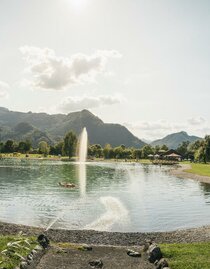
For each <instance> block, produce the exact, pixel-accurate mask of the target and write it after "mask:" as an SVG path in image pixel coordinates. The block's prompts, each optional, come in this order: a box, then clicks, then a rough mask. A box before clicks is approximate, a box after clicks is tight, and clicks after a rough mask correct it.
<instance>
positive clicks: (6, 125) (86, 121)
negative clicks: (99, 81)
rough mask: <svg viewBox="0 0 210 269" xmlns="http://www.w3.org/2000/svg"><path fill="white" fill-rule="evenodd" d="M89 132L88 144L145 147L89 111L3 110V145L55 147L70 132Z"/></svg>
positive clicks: (0, 115)
mask: <svg viewBox="0 0 210 269" xmlns="http://www.w3.org/2000/svg"><path fill="white" fill-rule="evenodd" d="M83 127H86V128H87V132H88V137H89V142H90V143H91V144H100V145H102V146H104V145H105V144H107V143H109V144H111V145H112V146H113V147H115V146H119V145H121V144H124V145H125V146H126V147H135V148H141V147H143V146H144V145H145V144H146V143H144V142H143V141H141V140H140V139H138V138H137V137H135V136H134V135H133V134H132V133H131V132H130V131H129V130H128V129H127V128H126V127H124V126H122V125H120V124H113V123H104V122H103V121H102V120H101V119H99V118H98V117H97V116H95V115H94V114H92V113H91V112H90V111H88V110H82V111H79V112H73V113H70V114H68V115H65V114H54V115H50V114H47V113H32V112H27V113H25V112H16V111H10V110H8V109H7V108H3V107H0V138H1V140H2V141H6V140H7V139H14V140H17V141H20V140H22V139H30V140H31V141H32V143H33V144H34V145H35V144H37V143H38V142H39V141H41V140H45V141H47V142H48V143H49V144H53V143H54V142H56V141H59V140H60V139H62V138H63V136H64V135H65V134H66V133H67V132H68V131H74V132H75V133H76V134H78V135H79V134H80V132H81V130H82V129H83Z"/></svg>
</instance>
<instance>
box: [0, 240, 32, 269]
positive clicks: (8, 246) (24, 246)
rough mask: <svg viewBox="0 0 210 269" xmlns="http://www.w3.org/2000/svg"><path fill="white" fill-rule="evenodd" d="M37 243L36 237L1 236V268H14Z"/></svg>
mask: <svg viewBox="0 0 210 269" xmlns="http://www.w3.org/2000/svg"><path fill="white" fill-rule="evenodd" d="M36 245H37V242H36V241H35V240H34V238H27V237H24V236H0V268H3V267H5V268H7V269H13V268H15V267H16V266H18V265H19V264H20V262H21V259H22V258H21V257H23V258H25V257H26V256H27V255H28V254H29V253H30V252H31V250H32V249H33V248H34V247H35V246H36Z"/></svg>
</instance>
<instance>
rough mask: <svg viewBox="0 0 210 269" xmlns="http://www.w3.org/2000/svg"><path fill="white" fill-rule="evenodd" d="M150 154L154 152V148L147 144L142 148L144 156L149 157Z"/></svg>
mask: <svg viewBox="0 0 210 269" xmlns="http://www.w3.org/2000/svg"><path fill="white" fill-rule="evenodd" d="M150 154H154V149H153V148H152V146H150V145H145V146H144V147H143V148H142V158H148V156H149V155H150Z"/></svg>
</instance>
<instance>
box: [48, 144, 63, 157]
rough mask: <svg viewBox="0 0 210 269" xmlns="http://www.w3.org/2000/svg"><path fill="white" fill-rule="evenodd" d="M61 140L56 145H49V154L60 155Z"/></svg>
mask: <svg viewBox="0 0 210 269" xmlns="http://www.w3.org/2000/svg"><path fill="white" fill-rule="evenodd" d="M62 149H63V141H60V142H58V143H57V144H56V145H54V146H51V147H50V154H51V155H62Z"/></svg>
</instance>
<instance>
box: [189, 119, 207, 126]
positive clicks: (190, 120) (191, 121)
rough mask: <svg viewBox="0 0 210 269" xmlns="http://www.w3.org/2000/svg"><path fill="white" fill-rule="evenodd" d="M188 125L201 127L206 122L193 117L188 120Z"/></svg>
mask: <svg viewBox="0 0 210 269" xmlns="http://www.w3.org/2000/svg"><path fill="white" fill-rule="evenodd" d="M188 122H189V124H191V125H202V124H203V123H205V122H206V120H205V119H204V118H202V117H195V118H190V119H188Z"/></svg>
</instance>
